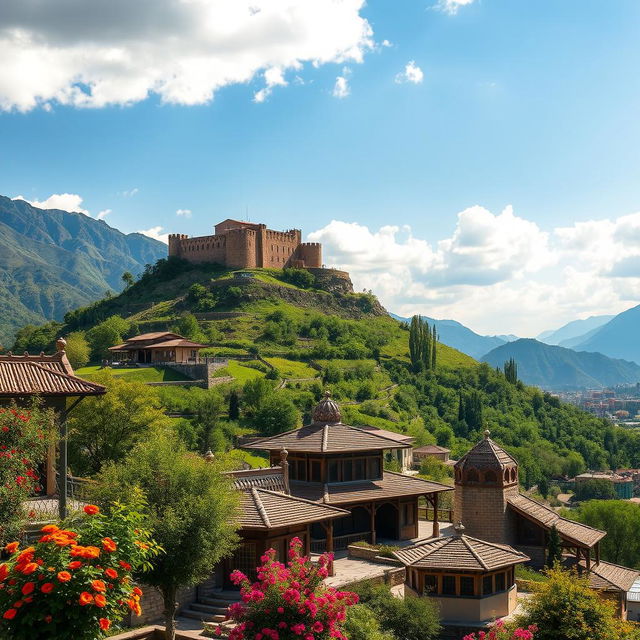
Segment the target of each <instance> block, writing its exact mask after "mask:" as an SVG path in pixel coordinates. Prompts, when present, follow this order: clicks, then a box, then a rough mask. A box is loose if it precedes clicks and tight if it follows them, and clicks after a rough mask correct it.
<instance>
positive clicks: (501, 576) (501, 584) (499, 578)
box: [496, 573, 505, 591]
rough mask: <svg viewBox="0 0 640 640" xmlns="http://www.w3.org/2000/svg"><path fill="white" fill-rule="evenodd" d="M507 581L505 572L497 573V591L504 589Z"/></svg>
mask: <svg viewBox="0 0 640 640" xmlns="http://www.w3.org/2000/svg"><path fill="white" fill-rule="evenodd" d="M504 589H505V581H504V573H496V591H504Z"/></svg>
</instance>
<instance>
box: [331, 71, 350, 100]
mask: <svg viewBox="0 0 640 640" xmlns="http://www.w3.org/2000/svg"><path fill="white" fill-rule="evenodd" d="M350 75H351V69H349V67H344V68H343V69H342V75H341V76H338V77H337V78H336V82H335V84H334V85H333V91H332V95H333V97H334V98H341V99H342V98H346V97H347V96H348V95H349V94H350V93H351V88H350V87H349V79H348V78H349V76H350Z"/></svg>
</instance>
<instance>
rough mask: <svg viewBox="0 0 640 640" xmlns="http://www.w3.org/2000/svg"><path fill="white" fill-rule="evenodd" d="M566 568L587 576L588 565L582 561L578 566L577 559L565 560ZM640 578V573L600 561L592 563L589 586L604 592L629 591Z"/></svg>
mask: <svg viewBox="0 0 640 640" xmlns="http://www.w3.org/2000/svg"><path fill="white" fill-rule="evenodd" d="M563 564H564V566H565V567H568V568H571V567H575V568H576V569H577V571H578V574H580V575H585V574H586V572H587V563H586V561H585V560H581V561H580V562H579V563H578V564H576V561H575V557H573V556H572V557H565V558H563ZM638 576H640V571H638V570H636V569H629V567H622V566H620V565H618V564H612V563H611V562H604V561H602V560H601V561H600V562H599V563H598V564H594V563H593V562H592V563H591V570H590V572H589V575H588V577H589V585H590V586H591V588H592V589H600V590H602V591H625V592H626V591H629V590H630V589H631V587H632V586H633V583H634V582H635V581H636V580H637V579H638Z"/></svg>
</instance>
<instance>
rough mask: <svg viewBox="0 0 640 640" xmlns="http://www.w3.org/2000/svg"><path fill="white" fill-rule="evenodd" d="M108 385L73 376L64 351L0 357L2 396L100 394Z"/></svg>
mask: <svg viewBox="0 0 640 640" xmlns="http://www.w3.org/2000/svg"><path fill="white" fill-rule="evenodd" d="M103 393H106V388H105V387H103V386H102V385H100V384H96V383H95V382H89V381H88V380H83V379H82V378H78V377H77V376H75V375H73V369H71V366H70V365H69V363H68V360H67V359H66V356H65V355H64V353H62V354H56V355H55V356H45V355H40V356H29V355H25V356H14V355H6V356H0V397H4V398H7V397H9V398H10V397H25V396H32V395H39V396H43V397H47V396H97V395H102V394H103Z"/></svg>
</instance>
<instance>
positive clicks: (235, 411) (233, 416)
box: [229, 389, 240, 420]
mask: <svg viewBox="0 0 640 640" xmlns="http://www.w3.org/2000/svg"><path fill="white" fill-rule="evenodd" d="M239 417H240V396H239V395H238V391H237V390H236V389H231V392H230V393H229V420H237V419H238V418H239Z"/></svg>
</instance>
